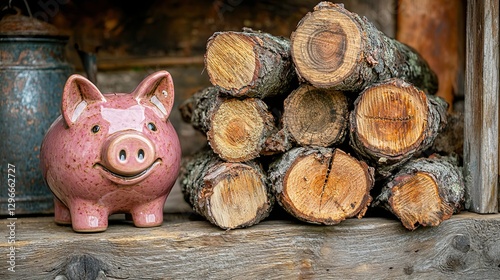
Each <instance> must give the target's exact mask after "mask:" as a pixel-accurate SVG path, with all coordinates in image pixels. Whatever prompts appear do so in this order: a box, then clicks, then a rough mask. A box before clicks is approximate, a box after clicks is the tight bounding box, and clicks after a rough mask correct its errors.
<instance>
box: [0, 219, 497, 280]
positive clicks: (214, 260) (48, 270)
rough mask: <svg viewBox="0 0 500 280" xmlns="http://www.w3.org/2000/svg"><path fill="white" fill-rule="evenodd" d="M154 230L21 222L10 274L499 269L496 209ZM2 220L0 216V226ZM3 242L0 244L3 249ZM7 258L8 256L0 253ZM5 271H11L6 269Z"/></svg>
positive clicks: (451, 275) (457, 274) (213, 275)
mask: <svg viewBox="0 0 500 280" xmlns="http://www.w3.org/2000/svg"><path fill="white" fill-rule="evenodd" d="M165 218H166V219H165V222H164V223H163V225H162V226H161V227H156V228H134V227H133V226H132V224H128V223H127V222H121V221H114V222H113V221H112V222H111V224H110V227H109V229H108V230H107V231H106V232H105V233H99V234H78V233H74V232H73V231H72V230H71V228H70V227H61V226H57V225H55V224H54V222H53V221H52V218H49V217H46V218H19V219H18V220H17V223H16V226H17V227H16V239H17V240H16V250H17V253H16V257H17V262H16V272H15V275H8V274H6V273H8V271H7V265H8V264H7V262H6V261H1V262H0V277H2V278H4V277H7V276H15V277H16V278H17V279H54V277H56V276H58V275H63V274H66V273H68V271H71V269H69V268H71V267H74V266H78V265H80V266H81V264H80V263H79V260H82V259H83V260H85V261H86V262H87V263H94V264H98V265H99V269H96V268H95V267H94V268H93V273H94V274H97V275H99V276H100V277H101V279H102V277H103V276H104V275H105V276H106V277H107V279H146V278H147V279H187V278H190V279H229V278H233V279H234V278H235V279H285V278H288V279H304V278H305V279H325V278H342V279H363V278H364V279H367V278H369V279H395V278H398V279H399V278H402V279H459V278H461V279H464V278H470V279H472V278H474V279H494V278H497V277H498V275H500V215H486V216H485V215H477V214H472V213H462V214H459V215H456V216H453V217H452V218H451V219H450V220H447V221H444V222H443V223H442V224H441V226H439V227H436V228H422V229H418V230H416V231H413V232H410V231H407V230H405V229H404V228H403V227H402V226H401V224H400V223H399V222H398V221H395V220H387V219H382V218H365V219H361V220H357V219H348V220H346V221H344V222H343V223H341V224H339V225H336V226H330V227H327V226H314V225H306V224H303V223H298V222H292V221H284V220H268V221H265V222H263V223H261V224H259V225H256V226H254V227H252V228H249V229H241V230H232V231H223V230H220V229H219V228H217V227H215V226H212V225H210V224H209V223H208V222H206V221H189V220H188V219H187V218H186V217H182V216H179V215H167V216H166V217H165ZM6 224H8V221H6V220H2V222H1V226H2V228H6ZM7 246H8V245H7V242H2V243H1V244H0V250H2V252H7ZM3 258H5V255H4V256H3ZM9 273H10V272H9Z"/></svg>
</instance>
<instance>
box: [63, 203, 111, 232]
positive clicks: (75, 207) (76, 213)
mask: <svg viewBox="0 0 500 280" xmlns="http://www.w3.org/2000/svg"><path fill="white" fill-rule="evenodd" d="M70 211H71V223H72V226H73V230H74V231H77V232H99V231H105V230H106V229H107V228H108V216H109V210H108V209H107V208H106V207H103V206H102V205H97V204H94V203H92V202H90V201H84V200H78V201H74V202H73V203H71V209H70Z"/></svg>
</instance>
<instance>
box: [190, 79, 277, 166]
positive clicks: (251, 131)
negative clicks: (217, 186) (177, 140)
mask: <svg viewBox="0 0 500 280" xmlns="http://www.w3.org/2000/svg"><path fill="white" fill-rule="evenodd" d="M180 111H181V115H182V116H183V118H184V119H185V120H187V121H188V122H191V124H192V125H193V127H194V128H196V129H198V130H200V131H202V132H204V133H206V135H207V138H208V142H209V144H210V146H211V147H212V149H213V150H214V152H215V153H217V154H218V155H219V156H220V157H221V158H222V159H224V160H227V161H231V162H243V161H247V160H251V159H254V158H256V157H258V156H259V155H260V154H261V153H262V154H271V153H272V151H271V150H270V149H269V148H267V146H266V141H267V139H268V138H269V137H271V136H272V135H274V134H275V133H276V132H277V128H276V126H275V124H274V117H273V115H272V114H271V113H270V112H269V110H268V107H267V105H266V104H265V103H264V102H263V101H262V100H260V99H258V98H245V99H236V98H233V97H226V96H222V95H221V94H219V91H218V89H217V88H215V87H209V88H206V89H204V90H202V91H200V92H197V93H195V94H194V95H193V96H192V97H191V98H190V99H188V100H187V101H186V102H184V103H183V104H182V105H181V106H180Z"/></svg>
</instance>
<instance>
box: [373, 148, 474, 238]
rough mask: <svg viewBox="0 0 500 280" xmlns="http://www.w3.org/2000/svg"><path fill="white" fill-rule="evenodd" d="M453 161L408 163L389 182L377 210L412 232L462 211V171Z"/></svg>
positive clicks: (427, 160)
mask: <svg viewBox="0 0 500 280" xmlns="http://www.w3.org/2000/svg"><path fill="white" fill-rule="evenodd" d="M456 164H457V163H456V161H455V160H454V159H453V158H451V157H442V158H440V157H435V158H429V159H427V158H419V159H415V160H412V161H409V162H408V163H407V164H405V165H404V166H403V167H402V168H401V170H400V171H399V172H398V173H397V174H396V175H395V176H394V177H393V178H391V179H390V180H389V182H388V183H387V184H386V185H385V186H384V188H383V189H382V192H381V194H380V195H379V196H378V197H377V199H376V201H375V203H374V206H382V207H384V208H386V209H388V210H389V211H391V212H392V213H394V214H395V215H396V216H397V217H398V218H399V219H400V220H401V222H402V223H403V225H404V226H405V227H406V228H407V229H409V230H414V229H416V228H417V227H418V226H419V225H422V226H437V225H439V224H440V223H441V222H442V221H444V220H447V219H449V218H450V217H451V215H452V214H453V213H458V212H460V210H461V209H462V208H463V203H464V193H465V184H464V179H463V176H462V170H461V169H460V168H458V167H457V165H456Z"/></svg>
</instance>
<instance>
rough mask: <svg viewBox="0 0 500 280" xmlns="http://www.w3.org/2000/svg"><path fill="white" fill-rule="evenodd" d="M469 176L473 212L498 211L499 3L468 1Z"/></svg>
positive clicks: (466, 158)
mask: <svg viewBox="0 0 500 280" xmlns="http://www.w3.org/2000/svg"><path fill="white" fill-rule="evenodd" d="M467 15H468V16H467V35H468V36H467V45H466V49H467V55H466V62H467V63H466V71H465V73H466V79H465V118H464V119H465V132H464V136H465V138H464V174H465V179H466V186H467V190H468V197H469V201H468V203H467V204H468V205H467V208H468V209H469V210H470V211H473V212H477V213H498V205H499V202H498V200H499V192H498V174H499V167H500V166H499V164H498V162H499V153H498V145H499V143H498V142H499V137H498V136H499V133H498V130H499V126H498V121H499V118H498V114H499V106H500V105H499V104H500V100H499V95H500V92H499V91H500V82H499V79H500V78H499V67H500V63H499V54H498V53H499V50H498V45H499V35H498V25H499V17H500V12H499V2H498V1H497V0H484V1H483V0H470V1H467Z"/></svg>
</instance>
